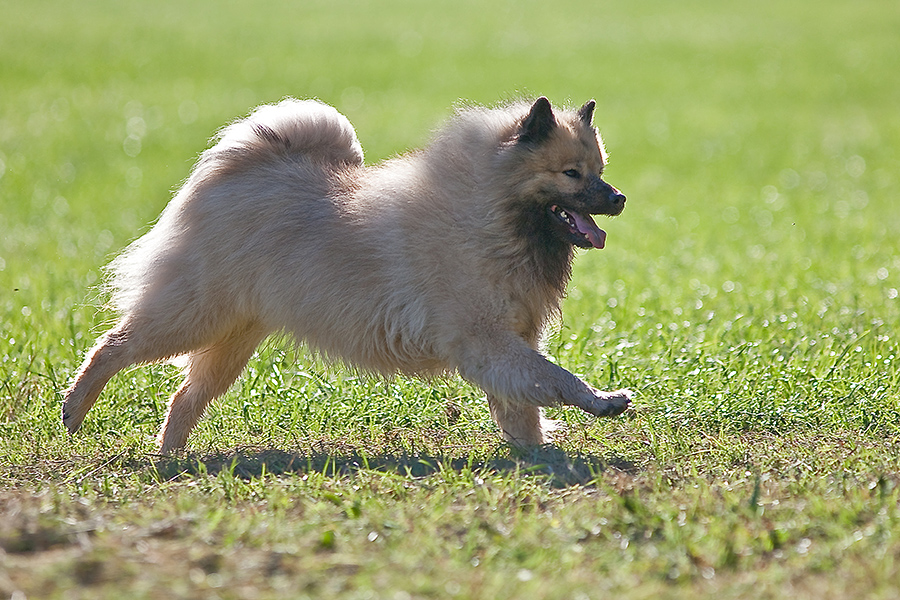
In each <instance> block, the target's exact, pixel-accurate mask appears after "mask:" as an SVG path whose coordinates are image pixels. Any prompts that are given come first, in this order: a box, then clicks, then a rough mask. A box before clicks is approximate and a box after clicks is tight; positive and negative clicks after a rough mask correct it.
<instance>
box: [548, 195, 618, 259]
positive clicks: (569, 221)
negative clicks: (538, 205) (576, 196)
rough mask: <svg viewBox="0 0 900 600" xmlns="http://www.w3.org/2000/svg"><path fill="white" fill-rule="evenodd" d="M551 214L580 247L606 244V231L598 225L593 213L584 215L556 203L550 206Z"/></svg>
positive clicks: (595, 246) (601, 246)
mask: <svg viewBox="0 0 900 600" xmlns="http://www.w3.org/2000/svg"><path fill="white" fill-rule="evenodd" d="M550 214H552V215H553V216H554V217H555V218H556V220H557V221H558V222H559V224H560V225H561V226H562V227H563V228H564V230H565V231H566V233H567V234H568V237H569V240H570V241H571V242H572V243H573V244H574V245H576V246H578V247H579V248H603V247H604V246H605V245H606V232H605V231H603V230H602V229H600V228H599V227H597V224H596V223H594V219H593V218H592V217H591V215H588V214H584V215H583V214H580V213H577V212H575V211H573V210H570V209H566V208H563V207H561V206H559V205H556V204H554V205H552V206H551V207H550Z"/></svg>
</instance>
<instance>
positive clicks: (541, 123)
mask: <svg viewBox="0 0 900 600" xmlns="http://www.w3.org/2000/svg"><path fill="white" fill-rule="evenodd" d="M555 128H556V117H555V116H553V108H552V107H551V106H550V101H549V100H547V99H546V98H545V97H543V96H541V97H540V98H538V99H537V100H536V101H535V103H534V104H533V105H532V106H531V111H530V112H529V113H528V116H527V117H525V120H524V121H522V128H521V130H520V131H519V141H520V142H527V143H533V144H536V143H538V142H542V141H544V140H545V139H546V138H547V137H548V136H549V135H550V133H551V132H552V131H553V130H554V129H555Z"/></svg>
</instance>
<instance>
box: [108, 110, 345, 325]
mask: <svg viewBox="0 0 900 600" xmlns="http://www.w3.org/2000/svg"><path fill="white" fill-rule="evenodd" d="M299 156H302V157H303V159H304V160H305V161H308V162H309V163H312V164H318V165H323V166H326V167H327V168H330V169H345V168H357V167H361V166H362V164H363V152H362V148H361V147H360V145H359V141H358V140H357V139H356V132H355V131H354V130H353V126H352V125H350V121H348V120H347V118H346V117H344V116H343V115H342V114H340V113H339V112H338V111H337V110H335V109H334V108H332V107H330V106H328V105H326V104H322V103H321V102H317V101H315V100H295V99H293V98H289V99H286V100H283V101H281V102H279V103H278V104H272V105H265V106H261V107H259V108H257V109H256V110H255V111H253V113H252V114H250V116H248V117H247V118H245V119H241V120H240V121H236V122H235V123H233V124H231V125H229V126H227V127H225V128H224V129H223V130H222V131H221V132H220V134H219V136H218V141H217V143H216V144H215V145H214V146H213V147H212V148H210V149H209V150H207V151H206V152H204V153H203V155H202V156H201V157H200V160H199V161H198V162H197V164H196V165H195V166H194V169H193V171H192V173H191V176H190V177H189V178H188V180H187V182H186V183H185V184H184V186H183V187H182V188H181V190H180V191H179V192H178V194H177V195H176V196H175V198H173V199H172V201H171V202H170V203H169V205H168V206H167V207H166V209H165V210H164V211H163V213H162V215H161V216H160V218H159V221H158V222H157V223H156V225H155V226H154V227H153V228H152V229H151V230H150V231H149V232H147V233H146V234H145V235H144V236H143V237H141V238H140V239H138V240H136V241H135V242H133V243H132V244H131V245H130V246H129V247H128V248H126V249H125V251H124V252H123V253H122V254H121V255H120V256H118V257H117V258H116V259H115V260H114V261H113V262H112V263H111V264H110V265H109V266H108V267H107V272H108V279H107V282H108V283H107V288H108V289H107V291H108V292H109V293H110V296H111V301H112V306H113V307H114V308H115V309H117V310H118V311H119V312H121V313H125V314H127V313H132V312H134V311H135V310H136V309H137V308H138V307H140V306H142V302H143V301H144V299H145V298H146V297H147V296H148V295H154V294H157V293H163V292H160V290H163V289H164V288H166V286H171V287H173V288H177V286H175V285H173V282H176V281H182V280H183V281H186V282H188V284H187V285H184V286H182V287H181V288H178V289H182V290H184V289H189V288H190V285H189V284H190V281H191V280H192V277H187V276H185V275H184V273H186V272H187V271H188V264H187V263H189V262H190V260H189V259H190V258H191V257H190V256H187V257H186V256H182V254H181V253H182V252H184V248H185V247H186V246H187V245H188V243H187V241H186V240H187V239H188V238H192V236H193V235H194V234H193V233H192V223H191V219H192V218H195V217H192V216H191V215H192V214H193V213H195V212H196V211H193V210H190V206H192V205H196V204H197V203H200V204H202V203H204V202H205V201H206V199H207V198H208V197H209V195H208V194H206V193H204V192H205V190H208V189H210V187H211V186H215V185H216V184H217V183H220V182H222V181H223V179H224V178H227V177H228V176H229V175H233V174H239V173H243V172H247V171H254V170H256V169H260V168H265V165H267V164H271V163H273V162H278V161H282V160H284V159H285V158H286V157H288V158H290V157H299ZM218 210H222V207H219V209H218ZM197 243H199V242H197ZM196 277H197V276H194V277H193V279H196ZM166 289H167V288H166ZM165 293H171V292H169V291H166V292H165ZM183 293H185V294H187V292H183ZM184 301H185V302H189V301H190V298H185V300H184Z"/></svg>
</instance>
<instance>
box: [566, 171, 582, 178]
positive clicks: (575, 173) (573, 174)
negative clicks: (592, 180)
mask: <svg viewBox="0 0 900 600" xmlns="http://www.w3.org/2000/svg"><path fill="white" fill-rule="evenodd" d="M563 175H566V176H567V177H571V178H572V179H578V178H579V177H581V173H579V172H578V171H576V170H575V169H567V170H565V171H563Z"/></svg>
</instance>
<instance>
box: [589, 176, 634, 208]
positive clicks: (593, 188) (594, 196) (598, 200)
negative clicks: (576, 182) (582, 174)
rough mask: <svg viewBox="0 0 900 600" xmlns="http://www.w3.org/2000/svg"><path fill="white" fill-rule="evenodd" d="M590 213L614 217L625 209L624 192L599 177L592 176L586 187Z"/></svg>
mask: <svg viewBox="0 0 900 600" xmlns="http://www.w3.org/2000/svg"><path fill="white" fill-rule="evenodd" d="M587 193H588V197H589V198H591V201H590V202H587V203H586V204H587V205H588V206H589V207H590V211H591V214H594V215H610V216H611V217H614V216H616V215H618V214H619V213H621V212H622V211H623V210H625V194H623V193H622V192H620V191H619V190H617V189H616V188H614V187H613V186H611V185H609V184H608V183H606V182H605V181H603V180H602V179H600V178H599V177H594V178H593V181H591V182H590V184H589V185H588V189H587Z"/></svg>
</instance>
